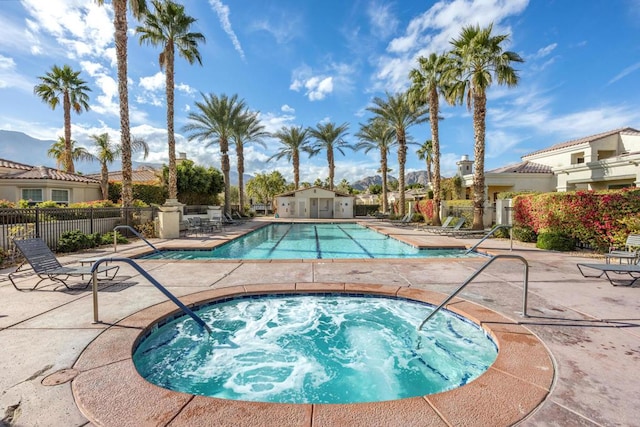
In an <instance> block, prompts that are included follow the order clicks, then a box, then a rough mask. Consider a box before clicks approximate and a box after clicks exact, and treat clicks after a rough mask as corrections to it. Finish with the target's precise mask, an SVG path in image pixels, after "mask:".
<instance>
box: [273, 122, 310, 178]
mask: <svg viewBox="0 0 640 427" xmlns="http://www.w3.org/2000/svg"><path fill="white" fill-rule="evenodd" d="M272 136H273V137H274V138H277V139H278V140H279V142H280V144H282V146H281V147H280V149H279V150H278V152H276V153H275V154H274V155H273V156H271V157H269V159H267V162H270V161H271V160H273V159H275V160H280V159H282V158H283V157H286V159H287V160H288V161H289V162H291V165H292V166H293V185H294V190H297V189H298V188H300V152H301V151H303V152H309V149H308V144H309V130H308V129H303V128H302V126H291V127H286V126H283V127H282V128H281V129H280V130H279V131H277V132H275V133H274V134H273V135H272Z"/></svg>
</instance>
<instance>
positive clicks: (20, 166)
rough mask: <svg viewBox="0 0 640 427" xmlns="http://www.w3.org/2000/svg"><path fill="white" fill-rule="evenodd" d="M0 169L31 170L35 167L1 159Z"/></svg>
mask: <svg viewBox="0 0 640 427" xmlns="http://www.w3.org/2000/svg"><path fill="white" fill-rule="evenodd" d="M0 168H9V169H20V170H29V169H31V168H33V166H31V165H25V164H23V163H18V162H13V161H11V160H5V159H0Z"/></svg>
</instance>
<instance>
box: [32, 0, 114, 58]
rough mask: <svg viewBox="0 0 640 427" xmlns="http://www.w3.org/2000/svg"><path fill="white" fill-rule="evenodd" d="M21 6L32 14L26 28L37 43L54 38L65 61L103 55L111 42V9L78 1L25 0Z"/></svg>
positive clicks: (93, 3)
mask: <svg viewBox="0 0 640 427" xmlns="http://www.w3.org/2000/svg"><path fill="white" fill-rule="evenodd" d="M22 4H23V6H24V8H25V9H26V10H27V12H28V13H29V15H31V22H30V25H29V29H30V30H31V33H32V36H33V37H34V39H36V43H38V42H40V41H41V40H42V39H45V40H46V39H47V38H48V37H53V38H54V39H55V41H56V42H57V43H58V44H59V45H61V46H62V47H64V48H65V49H66V51H65V53H66V56H67V57H68V58H74V59H80V58H84V57H87V56H89V57H91V56H96V57H100V56H103V54H104V51H105V48H106V47H107V46H108V45H110V44H111V43H112V42H113V23H112V19H111V18H110V16H109V14H110V12H111V9H110V7H105V6H98V5H97V4H96V3H95V2H84V1H79V0H73V1H67V0H48V1H46V2H44V1H40V0H24V1H23V2H22ZM61 23H64V25H61ZM41 50H43V49H41ZM43 51H44V50H43ZM47 54H51V52H47Z"/></svg>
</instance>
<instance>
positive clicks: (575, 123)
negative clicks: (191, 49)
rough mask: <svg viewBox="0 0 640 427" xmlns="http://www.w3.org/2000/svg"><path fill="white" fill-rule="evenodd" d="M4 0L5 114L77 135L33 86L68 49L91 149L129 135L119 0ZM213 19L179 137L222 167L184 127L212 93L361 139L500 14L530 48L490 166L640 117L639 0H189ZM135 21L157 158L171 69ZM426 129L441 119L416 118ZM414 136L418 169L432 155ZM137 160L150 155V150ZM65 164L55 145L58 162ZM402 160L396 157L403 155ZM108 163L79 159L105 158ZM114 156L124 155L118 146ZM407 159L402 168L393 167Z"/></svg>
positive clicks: (259, 151) (307, 166) (143, 103)
mask: <svg viewBox="0 0 640 427" xmlns="http://www.w3.org/2000/svg"><path fill="white" fill-rule="evenodd" d="M105 3H107V4H106V5H105V6H103V7H98V6H96V4H95V1H93V0H47V1H42V0H0V6H1V7H0V129H4V130H14V131H21V132H25V133H27V134H28V135H30V136H33V137H36V138H40V139H57V137H58V136H60V135H62V134H63V130H62V129H63V126H62V124H63V118H62V110H61V109H57V110H51V109H50V108H49V107H48V106H47V105H45V104H44V103H43V102H42V101H40V100H39V99H38V98H37V97H36V96H35V95H33V87H34V86H35V85H36V84H37V83H38V79H37V77H38V76H42V75H44V74H45V73H46V72H48V71H50V69H51V67H52V66H53V65H54V64H57V65H60V66H61V65H63V64H69V65H71V66H72V68H74V69H75V70H78V71H82V73H81V77H82V78H83V79H84V80H86V81H87V83H88V85H89V86H90V87H91V88H92V92H91V93H90V97H91V100H90V104H91V111H89V112H85V113H83V114H81V115H77V114H73V115H72V123H73V128H72V137H73V139H75V140H77V141H78V144H79V145H83V146H85V147H87V148H89V149H90V150H91V142H90V139H89V137H88V136H89V135H91V134H99V133H103V132H109V133H110V134H111V135H112V138H114V139H116V140H119V134H118V128H119V116H118V114H119V113H118V94H117V80H116V64H115V47H114V42H113V24H112V17H113V12H112V9H111V5H110V2H109V1H105ZM182 3H183V4H184V5H185V9H186V13H187V14H189V15H191V16H193V17H195V18H196V19H197V20H198V21H197V22H196V24H195V27H194V30H195V31H199V32H202V33H203V34H204V35H205V37H206V43H205V44H203V45H201V47H200V51H201V54H202V62H203V65H202V66H200V65H197V64H196V65H189V64H188V63H187V62H186V61H185V60H184V59H182V58H178V59H177V60H176V79H175V80H176V104H175V106H176V121H175V127H176V131H177V135H176V138H177V151H178V152H185V153H187V156H188V158H190V159H192V160H195V161H196V163H198V164H201V165H205V166H214V167H217V168H219V167H220V163H219V152H218V151H216V149H215V148H214V147H205V145H204V144H202V143H199V142H196V141H188V139H187V138H186V136H185V134H184V133H183V132H182V131H181V128H182V126H184V125H185V123H186V117H187V114H188V112H189V111H190V110H191V109H192V108H194V103H195V101H198V100H200V99H201V93H213V94H217V95H220V94H227V95H233V94H238V96H239V97H240V98H243V99H244V100H245V101H246V103H247V105H248V106H249V107H250V108H251V109H252V110H254V111H259V112H260V117H261V120H262V122H263V124H264V125H265V126H266V128H267V130H269V131H275V130H278V129H279V128H280V127H281V126H285V125H286V126H291V125H296V126H299V125H301V126H316V125H317V124H318V123H322V122H326V121H332V122H334V123H337V124H341V123H344V122H347V123H349V126H350V127H349V134H348V135H347V137H346V140H347V141H348V142H351V143H355V142H356V138H355V136H354V135H355V133H356V132H357V131H358V129H359V124H360V123H364V122H366V120H367V118H368V117H369V115H368V114H369V113H368V112H367V110H366V108H367V107H368V106H370V105H371V99H372V98H373V97H375V96H384V92H385V91H389V92H392V93H393V92H397V91H400V90H405V89H406V88H407V86H408V84H409V79H408V73H409V71H410V70H411V69H412V68H414V67H416V64H417V63H416V58H418V57H419V56H421V55H423V56H426V55H428V54H430V53H432V52H443V51H445V50H448V49H449V46H450V41H451V40H452V39H453V38H455V37H457V36H458V34H459V32H460V30H461V28H462V27H463V26H464V25H469V24H473V25H476V24H479V25H481V26H486V25H488V24H489V23H493V24H494V33H495V34H509V35H510V39H509V41H508V43H507V44H506V45H505V48H506V49H508V50H513V51H515V52H517V53H518V54H519V55H520V56H522V57H523V58H524V59H525V61H526V62H524V63H522V64H515V67H516V68H517V69H518V70H519V76H520V83H519V85H518V86H517V87H516V88H507V87H502V86H497V85H496V86H494V87H492V88H491V90H490V92H489V100H488V113H487V135H486V143H487V151H486V169H487V170H490V169H492V168H497V167H500V166H504V165H507V164H511V163H515V162H518V161H520V157H521V156H522V155H523V154H527V153H530V152H533V151H536V150H538V149H541V148H544V147H547V146H550V145H552V144H555V143H559V142H563V141H567V140H570V139H574V138H581V137H584V136H587V135H591V134H595V133H599V132H604V131H608V130H612V129H615V128H618V127H625V126H631V127H635V128H640V96H639V94H640V43H638V41H639V40H640V0H615V1H601V0H584V1H580V2H578V1H569V0H549V1H544V0H538V1H527V0H456V1H437V2H436V1H407V0H397V1H393V2H392V1H368V0H367V1H364V0H354V1H344V0H323V1H299V0H278V1H267V0H251V1H246V0H244V1H239V0H185V1H183V2H182ZM136 25H137V23H136V22H135V21H134V20H133V19H132V18H130V19H129V27H130V29H131V31H130V34H129V80H130V82H129V100H130V112H131V128H132V134H134V135H135V136H140V137H143V138H145V139H146V140H147V142H148V143H149V145H150V147H151V154H150V156H149V157H148V159H147V161H148V162H155V163H167V162H168V155H167V148H166V131H165V130H164V129H165V128H166V124H165V123H166V107H165V104H164V81H165V80H164V75H163V73H162V72H161V70H160V68H159V66H158V54H159V50H158V48H154V47H150V46H146V45H144V46H141V45H140V43H139V41H138V37H137V36H136V35H135V34H134V33H133V31H132V30H133V28H134V27H135V26H136ZM441 113H442V116H443V117H444V120H443V121H442V122H441V123H440V141H441V146H442V148H441V150H442V172H443V175H444V176H452V175H453V174H454V173H455V170H456V166H455V162H456V161H457V160H459V159H460V157H461V156H462V155H464V154H468V155H469V156H470V157H473V125H472V120H471V116H470V113H469V111H468V110H467V109H466V107H465V106H449V105H447V104H444V103H441ZM410 134H411V135H412V136H413V137H414V139H415V140H416V141H417V142H419V143H422V142H424V140H426V139H429V138H430V131H429V128H428V124H425V125H420V126H416V127H413V128H411V129H410ZM265 142H266V144H267V148H266V149H265V148H262V147H260V146H259V145H254V144H249V145H247V146H246V147H245V171H246V173H249V174H255V173H260V172H269V171H272V170H274V169H277V170H279V171H280V172H282V174H283V175H284V176H285V178H287V180H288V181H289V182H291V181H292V177H293V174H292V168H291V165H290V164H288V163H287V162H286V160H285V159H283V160H282V161H280V162H273V161H272V162H269V163H267V162H266V159H268V158H269V157H270V156H271V155H272V154H273V153H274V152H275V151H276V150H277V147H278V144H277V143H276V142H275V141H273V140H266V141H265ZM417 148H418V147H417V146H415V147H410V150H409V156H408V161H407V165H406V168H407V171H414V170H424V169H425V165H424V162H422V161H419V160H418V159H417V156H416V155H415V151H416V150H417ZM345 154H346V155H345V156H342V155H340V154H339V153H336V183H337V182H339V181H340V180H341V179H343V178H345V179H347V180H348V181H349V182H355V181H357V180H359V179H361V178H363V177H366V176H371V175H375V174H376V170H377V169H378V168H379V155H378V153H369V154H367V155H365V154H363V153H361V152H360V153H359V152H353V151H350V150H348V151H346V153H345ZM134 160H138V161H141V160H142V159H141V158H140V157H139V156H138V157H136V156H134ZM51 165H53V160H52V161H51ZM390 167H391V168H392V169H393V170H396V171H397V158H396V154H395V153H392V155H391V156H390ZM232 168H233V169H235V156H232ZM98 169H99V167H98V165H95V166H88V167H84V166H83V167H82V168H80V170H81V171H83V172H86V173H88V172H95V171H97V170H98ZM111 169H112V170H118V169H120V162H119V161H117V162H116V163H115V164H113V165H112V166H111ZM392 174H393V172H392ZM327 176H328V170H327V164H326V157H325V156H324V155H323V154H321V155H319V156H316V157H314V158H312V159H308V158H306V156H304V157H303V158H302V167H301V180H303V181H310V182H313V181H314V180H315V179H316V178H322V179H324V178H326V177H327Z"/></svg>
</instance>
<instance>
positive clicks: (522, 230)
mask: <svg viewBox="0 0 640 427" xmlns="http://www.w3.org/2000/svg"><path fill="white" fill-rule="evenodd" d="M512 233H513V238H514V239H516V240H519V241H521V242H525V243H533V242H535V241H536V239H537V238H538V236H537V235H536V232H535V231H533V230H532V229H531V228H529V227H513V229H512Z"/></svg>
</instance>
